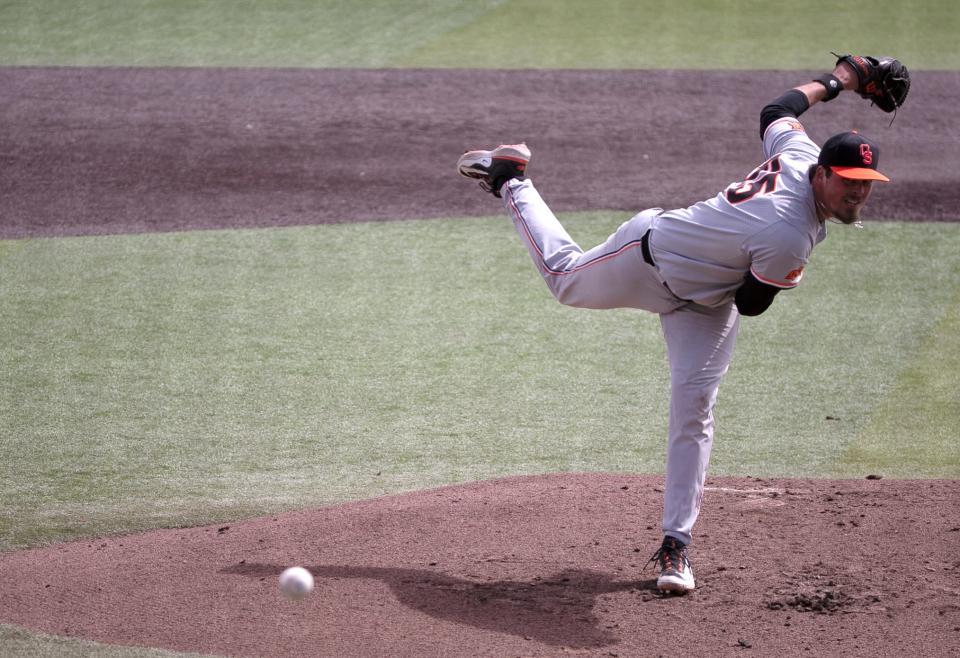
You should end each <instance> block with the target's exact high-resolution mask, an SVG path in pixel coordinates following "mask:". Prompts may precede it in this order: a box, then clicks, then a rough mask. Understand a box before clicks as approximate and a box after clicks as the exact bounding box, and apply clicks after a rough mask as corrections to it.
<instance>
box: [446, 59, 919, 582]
mask: <svg viewBox="0 0 960 658" xmlns="http://www.w3.org/2000/svg"><path fill="white" fill-rule="evenodd" d="M909 89H910V77H909V73H908V72H907V69H906V67H905V66H903V64H901V63H900V62H899V61H897V60H896V59H893V58H889V57H881V58H876V57H868V56H867V57H864V56H857V55H844V56H841V57H839V59H838V60H837V62H836V65H835V67H834V69H833V71H832V72H831V73H825V74H824V75H821V76H820V77H818V78H816V79H815V80H813V81H811V82H808V83H805V84H802V85H800V86H798V87H795V88H793V89H791V90H789V91H787V92H786V93H784V94H783V95H782V96H780V97H779V98H777V99H776V100H774V101H772V102H771V103H769V104H767V105H766V106H765V107H764V108H763V110H762V111H761V113H760V135H761V138H762V140H763V151H764V156H765V157H766V160H765V161H764V162H763V163H762V164H760V165H759V166H757V168H756V169H754V170H753V171H752V172H750V173H749V174H748V175H747V176H746V177H745V178H744V179H743V180H740V181H736V182H734V183H731V184H730V185H729V186H727V188H726V189H724V190H723V191H722V192H720V193H719V194H718V195H717V196H715V197H714V198H712V199H708V200H706V201H703V202H700V203H697V204H695V205H693V206H690V207H689V208H678V209H674V210H666V211H665V210H663V209H661V208H653V209H649V210H645V211H643V212H640V213H639V214H637V215H636V216H634V217H632V218H631V219H629V220H628V221H626V222H624V223H623V224H622V225H621V226H620V227H619V228H618V229H617V230H616V232H614V233H613V235H611V236H610V237H609V238H608V239H607V240H606V241H605V242H604V243H603V244H601V245H598V246H596V247H594V248H593V249H590V250H589V251H583V250H582V249H581V248H580V247H579V246H578V245H577V244H576V243H575V242H574V241H573V240H572V239H571V238H570V236H569V235H568V234H567V232H566V230H564V228H563V226H561V225H560V223H559V221H557V218H556V217H555V216H554V215H553V213H552V212H551V211H550V209H549V208H548V207H547V205H546V203H545V202H544V201H543V199H542V198H541V197H540V194H539V193H538V192H537V190H536V188H535V187H534V185H533V182H532V181H531V180H529V179H526V178H525V172H526V167H527V164H528V163H529V161H530V157H531V154H530V150H529V149H528V148H527V147H526V145H525V144H515V145H502V146H499V147H497V148H495V149H493V150H489V151H483V150H480V151H468V152H466V153H464V154H463V156H461V157H460V160H459V162H458V163H457V170H458V172H459V173H460V174H461V175H463V176H466V177H468V178H475V179H478V180H479V181H480V185H481V187H482V188H483V189H484V190H486V191H487V192H490V193H492V194H493V195H494V196H496V197H499V198H502V199H503V203H504V205H505V207H506V209H507V211H508V212H509V213H510V215H511V217H512V218H513V222H514V225H515V227H516V229H517V232H518V233H519V234H520V237H521V239H522V240H523V242H524V243H525V245H526V247H527V250H528V251H529V252H530V256H531V257H532V258H533V262H534V264H535V265H536V267H537V268H538V270H539V271H540V274H541V275H542V276H543V279H544V281H546V284H547V287H548V288H549V289H550V292H551V293H553V295H554V296H555V297H556V299H557V300H558V301H559V302H561V303H563V304H567V305H570V306H576V307H582V308H592V309H608V308H637V309H643V310H646V311H650V312H652V313H656V314H658V315H659V316H660V322H661V325H662V330H663V336H664V339H665V341H666V345H667V355H668V359H669V364H670V386H671V397H670V418H669V437H668V447H667V463H666V487H665V490H664V501H663V534H664V539H663V543H662V545H661V547H660V548H659V550H658V551H657V552H656V553H655V554H654V556H653V557H652V558H651V562H656V565H657V568H658V570H659V577H658V579H657V587H658V588H659V589H660V590H661V591H663V592H675V593H685V592H687V591H690V590H692V589H694V577H693V569H692V568H691V565H690V560H689V556H688V551H687V546H688V545H689V544H690V541H691V539H692V532H693V525H694V523H695V522H696V520H697V516H698V514H699V512H700V503H701V499H702V497H703V486H704V481H705V478H706V472H707V464H708V462H709V459H710V450H711V447H712V444H713V407H714V403H715V402H716V398H717V390H718V388H719V385H720V380H721V379H722V378H723V375H724V374H725V373H726V372H727V368H728V366H729V364H730V359H731V357H732V356H733V349H734V344H735V342H736V337H737V330H738V327H739V322H740V316H742V315H745V316H753V315H759V314H761V313H763V312H764V311H766V310H767V308H769V306H770V305H771V303H772V302H773V300H774V297H776V295H777V294H779V293H780V291H781V290H789V289H791V288H795V287H796V286H797V285H799V284H800V282H801V280H802V279H803V272H804V268H805V267H806V266H807V262H808V260H809V258H810V253H811V252H812V251H813V248H814V247H815V246H816V245H817V244H819V243H820V242H821V241H822V240H823V239H824V238H825V237H826V222H827V221H828V220H833V221H839V222H842V223H844V224H853V223H856V222H858V221H859V218H860V210H861V208H863V206H864V204H865V203H866V202H867V199H868V198H869V196H870V190H871V186H872V185H873V183H874V181H883V182H886V181H887V180H888V179H887V177H886V176H884V175H883V174H882V173H880V171H879V169H878V167H879V164H880V148H879V147H878V146H877V145H876V144H875V143H874V142H873V141H871V140H870V139H868V138H867V137H865V136H863V135H860V134H858V133H856V132H843V133H839V134H837V135H834V136H833V137H831V138H830V139H828V140H827V141H826V143H824V145H823V147H822V148H820V147H818V146H817V145H816V144H815V143H814V142H813V141H812V140H811V139H810V138H809V137H808V136H807V134H806V132H805V131H804V128H803V126H802V125H801V123H800V122H799V120H798V117H799V116H800V115H801V114H803V113H804V112H805V111H807V110H808V109H809V108H810V107H811V106H813V105H815V104H816V103H819V102H821V101H829V100H831V99H833V98H835V97H836V96H837V95H838V94H839V93H840V92H841V91H843V90H851V91H855V92H856V93H858V94H859V95H860V96H862V97H863V98H865V99H868V100H870V101H871V102H872V104H874V105H876V106H878V107H879V108H880V109H881V110H883V111H885V112H894V111H895V110H896V109H897V108H898V107H900V106H901V105H902V104H903V102H904V100H905V99H906V97H907V93H908V92H909Z"/></svg>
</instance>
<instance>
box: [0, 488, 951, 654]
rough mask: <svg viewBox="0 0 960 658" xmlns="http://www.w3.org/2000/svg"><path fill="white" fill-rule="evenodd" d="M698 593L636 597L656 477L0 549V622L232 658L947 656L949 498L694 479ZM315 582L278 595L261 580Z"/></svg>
mask: <svg viewBox="0 0 960 658" xmlns="http://www.w3.org/2000/svg"><path fill="white" fill-rule="evenodd" d="M708 485H709V488H708V491H707V496H706V501H705V505H704V511H703V514H702V516H701V520H700V523H699V524H698V526H697V530H698V534H697V537H696V540H695V546H694V551H693V553H692V558H693V564H694V568H695V573H696V575H697V585H698V589H697V590H696V591H695V592H693V593H691V594H689V595H687V596H685V597H672V596H668V597H664V596H661V595H660V594H659V593H657V592H656V590H655V581H654V576H655V574H654V572H653V571H652V568H651V567H647V568H644V565H645V563H646V562H647V560H648V558H649V557H650V555H651V554H652V553H653V551H654V549H655V548H656V546H657V544H658V542H659V523H658V518H659V515H660V504H661V503H660V499H661V486H662V480H661V479H660V478H657V477H649V476H628V475H591V474H574V475H550V476H539V477H517V478H509V479H504V480H497V481H492V482H482V483H477V484H471V485H467V486H458V487H447V488H443V489H437V490H432V491H425V492H419V493H412V494H403V495H398V496H391V497H386V498H379V499H375V500H370V501H364V502H358V503H349V504H344V505H338V506H334V507H329V508H324V509H319V510H311V511H303V512H296V513H290V514H284V515H281V516H277V517H270V518H262V519H254V520H250V521H246V522H243V523H236V524H231V525H230V526H219V527H218V526H211V527H204V528H190V529H183V530H160V531H155V532H149V533H145V534H140V535H133V536H127V537H119V538H113V539H103V540H97V541H84V542H75V543H70V544H63V545H58V546H52V547H49V548H44V549H37V550H30V551H23V552H18V553H10V554H7V555H3V556H0V581H2V582H3V588H2V590H0V621H3V622H9V623H14V624H19V625H22V626H26V627H28V628H32V629H37V630H40V631H44V632H47V633H53V634H57V635H67V636H76V637H82V638H87V639H92V640H97V641H100V642H107V643H113V644H126V645H141V646H151V647H164V648H169V649H176V650H181V651H197V652H203V653H213V654H222V655H237V656H302V655H321V656H346V655H349V656H361V657H363V656H377V657H381V656H418V657H423V656H453V655H471V656H475V655H483V656H521V655H522V656H556V655H564V654H567V653H571V654H582V655H594V656H639V655H645V656H653V655H658V654H664V655H693V656H726V655H743V652H744V651H746V650H753V651H755V652H757V655H778V654H780V655H798V654H799V655H803V654H804V653H805V652H806V651H809V654H807V655H844V656H859V655H863V656H871V657H873V658H876V657H877V656H903V655H927V656H940V655H947V654H949V653H950V652H951V651H954V650H956V648H957V646H958V645H960V510H958V507H957V504H956V503H957V501H958V500H960V484H958V483H957V482H952V481H920V482H917V481H913V482H907V481H890V480H880V481H868V480H861V481H829V480H760V479H733V478H713V479H711V480H710V482H709V483H708ZM294 564H299V565H303V566H306V567H307V568H308V569H310V571H312V572H313V574H314V576H315V577H316V583H317V587H316V589H315V590H314V592H313V594H312V595H311V596H310V597H309V598H307V599H306V600H305V601H302V602H299V603H295V602H292V601H288V600H286V599H284V598H283V597H282V596H281V595H280V593H279V591H278V589H277V575H278V574H279V573H280V572H281V571H282V570H283V569H284V568H285V567H287V566H290V565H294Z"/></svg>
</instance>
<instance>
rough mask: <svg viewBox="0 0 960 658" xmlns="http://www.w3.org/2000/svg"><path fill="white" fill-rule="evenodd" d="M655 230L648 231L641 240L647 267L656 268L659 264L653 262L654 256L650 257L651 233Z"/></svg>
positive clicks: (641, 248) (641, 249)
mask: <svg viewBox="0 0 960 658" xmlns="http://www.w3.org/2000/svg"><path fill="white" fill-rule="evenodd" d="M651 230H653V229H647V232H646V233H644V234H643V237H642V238H640V253H641V254H643V261H644V262H645V263H646V264H647V265H652V266H653V267H656V266H657V264H656V263H654V262H653V256H651V255H650V231H651Z"/></svg>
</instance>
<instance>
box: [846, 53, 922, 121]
mask: <svg viewBox="0 0 960 658" xmlns="http://www.w3.org/2000/svg"><path fill="white" fill-rule="evenodd" d="M834 55H836V53H834ZM837 57H838V58H839V59H837V64H838V65H839V64H840V63H841V62H843V63H846V64H847V65H849V66H850V67H851V68H852V69H853V70H854V71H855V72H856V74H857V89H856V92H857V93H858V94H860V96H861V97H862V98H866V99H867V100H870V101H873V104H874V105H876V106H877V107H879V108H880V109H881V110H883V111H884V112H893V111H894V110H896V109H897V108H898V107H900V106H901V105H903V102H904V101H905V100H907V94H908V93H909V92H910V73H909V72H908V71H907V67H906V66H904V65H903V63H902V62H901V61H900V60H897V59H894V58H893V57H871V56H869V55H837Z"/></svg>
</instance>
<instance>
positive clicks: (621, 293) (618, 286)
mask: <svg viewBox="0 0 960 658" xmlns="http://www.w3.org/2000/svg"><path fill="white" fill-rule="evenodd" d="M501 194H502V195H503V200H504V205H505V206H506V208H507V210H508V212H509V213H510V215H511V217H512V218H513V223H514V226H515V227H516V229H517V232H518V233H519V234H520V237H521V238H522V239H523V241H524V243H525V244H526V246H527V250H528V251H529V252H530V256H531V257H532V258H533V262H534V264H535V265H536V266H537V269H538V270H539V271H540V274H541V275H542V276H543V279H544V281H545V282H546V284H547V287H548V288H549V289H550V292H551V293H553V296H554V297H555V298H556V299H557V301H559V302H560V303H562V304H566V305H569V306H576V307H580V308H593V309H608V308H637V309H642V310H645V311H650V312H651V313H657V314H658V315H659V316H660V325H661V329H662V331H663V336H664V340H665V341H666V344H667V357H668V359H669V362H670V388H671V391H670V425H669V427H670V429H669V437H668V443H667V464H666V485H665V490H664V500H663V532H664V534H665V535H669V536H672V537H676V538H677V539H679V540H680V541H682V542H684V543H685V544H689V543H690V541H691V538H692V531H693V525H694V523H695V522H696V520H697V516H698V515H699V513H700V505H701V502H702V500H703V485H704V481H705V480H706V474H707V465H708V464H709V462H710V450H711V448H712V446H713V427H714V422H713V408H714V405H715V404H716V401H717V390H718V389H719V387H720V380H721V379H722V378H723V375H724V374H726V372H727V368H728V367H729V365H730V359H731V358H732V356H733V349H734V345H735V344H736V338H737V330H738V328H739V323H740V315H739V313H737V310H736V307H735V306H734V304H733V302H732V301H731V302H728V303H726V304H724V305H722V306H720V307H716V308H710V307H706V306H702V305H700V304H696V303H694V302H690V301H686V300H682V299H679V298H677V297H676V296H675V295H673V293H671V292H670V290H669V289H668V288H667V286H666V284H665V282H664V280H663V278H662V277H661V276H660V272H659V271H658V270H657V268H656V266H654V265H651V264H649V263H648V262H647V261H645V260H644V258H643V254H642V248H641V245H642V242H641V238H642V237H643V235H644V234H645V233H646V232H647V231H648V230H649V229H650V228H651V227H653V226H655V224H656V219H657V217H658V215H659V214H660V212H661V211H660V209H659V208H655V209H651V210H646V211H643V212H641V213H639V214H637V215H635V216H634V217H632V218H631V219H629V220H628V221H626V222H624V223H623V224H621V225H620V227H619V228H618V229H617V230H616V232H614V233H613V235H611V236H610V237H609V238H607V240H606V241H605V242H604V243H602V244H600V245H598V246H596V247H594V248H593V249H590V250H589V251H583V250H582V249H581V248H580V247H579V246H578V245H577V243H576V242H574V241H573V239H572V238H571V237H570V235H569V234H568V233H567V231H566V230H565V229H564V228H563V226H562V225H561V224H560V222H559V221H558V220H557V218H556V217H555V216H554V214H553V212H551V211H550V209H549V208H548V207H547V205H546V203H545V202H544V201H543V199H542V198H541V197H540V194H539V193H538V192H537V190H536V188H535V187H534V186H533V182H532V181H530V180H524V181H520V180H511V181H509V182H507V183H506V184H505V185H504V186H503V188H502V189H501Z"/></svg>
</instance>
